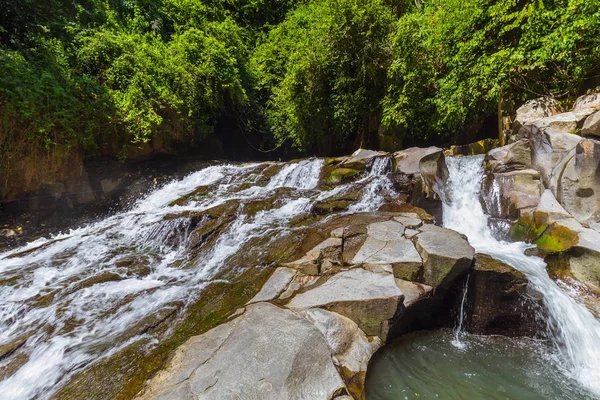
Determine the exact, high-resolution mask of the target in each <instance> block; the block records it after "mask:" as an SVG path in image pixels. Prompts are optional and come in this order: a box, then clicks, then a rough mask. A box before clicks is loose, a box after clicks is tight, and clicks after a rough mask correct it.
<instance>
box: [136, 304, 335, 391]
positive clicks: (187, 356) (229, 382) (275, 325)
mask: <svg viewBox="0 0 600 400" xmlns="http://www.w3.org/2000/svg"><path fill="white" fill-rule="evenodd" d="M345 391H346V389H345V384H344V381H343V379H342V377H341V376H340V374H339V373H338V371H337V369H336V367H335V364H334V362H333V360H332V352H331V349H330V347H329V344H328V343H327V339H326V338H325V336H324V335H323V333H322V332H321V331H320V330H319V329H318V328H317V327H315V325H313V324H312V323H311V322H310V321H308V320H307V319H305V318H302V317H300V316H298V315H296V314H294V313H292V312H290V311H288V310H285V309H281V308H279V307H276V306H274V305H272V304H269V303H257V304H253V305H250V306H248V307H247V308H246V311H245V312H244V314H242V315H241V316H239V317H237V318H236V319H234V320H232V321H230V322H228V323H225V324H222V325H219V326H218V327H216V328H214V329H212V330H210V331H208V332H206V333H205V334H203V335H200V336H196V337H194V338H192V339H190V340H189V341H188V342H186V343H185V344H184V345H182V346H181V347H179V348H178V349H177V351H176V353H175V355H174V357H173V359H172V360H171V362H170V363H169V365H168V367H167V369H165V370H163V371H161V372H159V374H158V375H157V376H156V377H155V378H154V379H152V381H151V382H150V383H149V384H148V387H147V390H146V391H145V393H144V394H143V395H142V396H141V399H190V400H192V399H225V398H232V397H233V398H242V399H273V400H282V399H298V398H310V399H331V398H333V397H334V396H335V395H337V394H343V393H344V392H345Z"/></svg>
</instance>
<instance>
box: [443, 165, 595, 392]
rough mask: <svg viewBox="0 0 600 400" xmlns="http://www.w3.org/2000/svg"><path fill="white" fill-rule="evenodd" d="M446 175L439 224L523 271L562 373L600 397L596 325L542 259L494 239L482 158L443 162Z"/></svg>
mask: <svg viewBox="0 0 600 400" xmlns="http://www.w3.org/2000/svg"><path fill="white" fill-rule="evenodd" d="M446 163H447V165H448V170H449V172H450V178H449V181H448V183H447V187H446V190H445V193H443V194H442V197H443V201H444V207H443V214H444V217H443V218H444V226H445V227H447V228H450V229H454V230H456V231H458V232H461V233H463V234H465V235H466V236H467V237H468V238H469V242H470V243H471V245H472V246H473V247H474V248H475V249H476V250H477V251H478V252H481V253H486V254H489V255H491V256H493V257H494V258H496V259H499V260H501V261H503V262H505V263H507V264H509V265H511V266H513V267H514V268H516V269H517V270H519V271H521V272H523V273H524V274H525V275H526V276H527V278H528V279H529V282H530V283H531V285H532V286H533V287H534V288H535V289H536V290H537V291H538V292H540V293H541V294H542V296H543V301H544V306H545V308H546V314H547V318H548V323H549V326H550V330H551V337H552V339H553V342H554V345H555V346H556V349H557V351H558V354H559V357H560V361H561V364H562V365H561V367H562V369H563V370H564V372H565V374H567V375H568V376H570V377H572V378H574V379H576V380H577V381H579V382H580V384H581V385H582V386H583V387H585V388H587V390H589V391H590V392H591V393H592V394H594V395H596V396H600V323H599V322H598V320H596V319H595V318H594V316H593V315H592V314H591V313H590V312H589V311H588V310H587V308H586V307H585V306H584V305H582V304H580V303H578V302H577V301H576V299H574V298H572V297H570V296H569V294H568V293H566V292H565V291H563V290H562V289H561V288H560V287H559V286H558V285H557V284H556V283H555V282H554V281H553V280H552V279H550V277H549V276H548V273H547V272H546V264H545V263H544V261H543V260H542V259H541V258H538V257H530V256H526V255H525V253H524V252H525V250H526V249H527V248H528V247H531V246H530V245H528V244H526V243H523V242H519V243H508V242H504V241H498V240H496V239H495V238H494V237H493V235H492V232H491V230H490V228H489V225H488V218H487V216H486V215H485V213H484V212H483V209H482V207H481V203H480V200H479V199H480V191H481V180H482V177H483V156H474V157H455V158H447V159H446Z"/></svg>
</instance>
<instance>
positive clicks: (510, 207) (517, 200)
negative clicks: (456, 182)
mask: <svg viewBox="0 0 600 400" xmlns="http://www.w3.org/2000/svg"><path fill="white" fill-rule="evenodd" d="M484 187H485V191H484V193H488V195H487V196H485V197H484V206H485V209H486V211H487V213H488V214H489V215H490V216H491V217H493V218H501V219H510V218H517V217H518V216H519V215H520V213H521V212H522V211H523V210H526V209H529V208H532V207H536V206H537V205H538V203H539V201H540V197H541V195H542V192H543V190H544V186H543V185H542V183H541V181H540V174H539V173H538V172H537V171H536V170H534V169H526V170H515V171H509V172H502V173H491V174H489V175H488V176H487V178H486V180H485V181H484Z"/></svg>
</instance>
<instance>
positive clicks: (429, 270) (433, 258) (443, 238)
mask: <svg viewBox="0 0 600 400" xmlns="http://www.w3.org/2000/svg"><path fill="white" fill-rule="evenodd" d="M416 247H417V250H418V251H419V253H420V254H421V257H423V266H424V273H423V283H425V284H426V285H429V286H433V287H436V286H438V285H440V284H441V283H442V282H443V281H449V282H451V281H452V280H454V279H456V278H458V277H460V276H462V275H464V274H465V273H467V271H468V270H469V268H470V267H471V262H472V261H473V256H474V255H475V250H474V249H473V247H471V245H470V244H469V242H467V240H466V239H465V238H464V237H462V236H461V235H460V234H459V233H458V232H455V231H453V230H450V229H445V228H440V227H439V226H435V225H423V226H422V227H421V233H419V234H418V235H417V244H416Z"/></svg>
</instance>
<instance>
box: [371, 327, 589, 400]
mask: <svg viewBox="0 0 600 400" xmlns="http://www.w3.org/2000/svg"><path fill="white" fill-rule="evenodd" d="M453 338H454V336H453V333H452V332H451V331H450V330H437V331H424V332H416V333H412V334H408V335H405V336H403V337H401V338H400V339H399V340H398V341H396V342H394V343H392V344H391V345H388V346H386V347H384V348H383V349H381V350H380V351H379V352H378V353H377V354H376V355H375V356H374V358H373V360H372V361H371V364H370V365H369V369H368V373H367V381H366V393H367V400H400V399H451V400H452V399H461V400H462V399H468V400H479V399H482V400H483V399H485V400H496V399H498V400H504V399H510V400H514V399H527V400H529V399H531V400H534V399H535V400H537V399H540V400H541V399H544V400H545V399H552V400H563V399H565V400H567V399H569V400H573V399H577V400H588V399H595V398H596V397H593V396H591V395H590V394H589V393H588V392H587V391H585V390H584V389H582V388H581V387H579V386H578V383H577V382H576V381H575V380H572V379H570V378H568V377H567V375H566V374H564V373H563V371H561V370H560V365H559V364H558V361H557V359H558V358H555V357H554V356H553V355H552V354H549V353H548V351H549V350H548V347H547V346H545V345H544V343H542V342H538V341H534V340H531V339H513V338H507V337H503V336H475V335H468V334H466V335H464V337H463V338H462V340H463V342H464V343H465V345H466V346H465V347H464V348H463V349H459V348H457V347H455V346H454V345H453V344H452V343H451V342H452V339H453Z"/></svg>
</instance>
